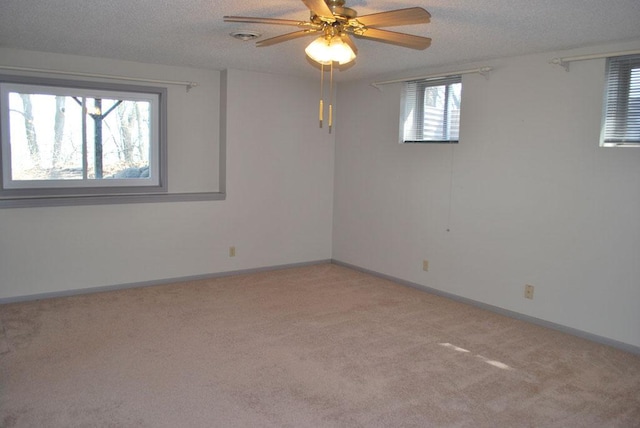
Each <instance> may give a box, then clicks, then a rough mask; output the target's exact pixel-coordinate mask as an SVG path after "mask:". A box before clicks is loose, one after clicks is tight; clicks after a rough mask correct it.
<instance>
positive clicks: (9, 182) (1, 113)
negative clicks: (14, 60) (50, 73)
mask: <svg viewBox="0 0 640 428" xmlns="http://www.w3.org/2000/svg"><path fill="white" fill-rule="evenodd" d="M10 92H20V93H34V94H50V95H64V96H76V97H87V98H104V99H124V100H131V101H148V102H150V106H151V123H152V126H151V135H150V144H151V150H150V159H149V167H150V175H149V177H148V178H132V179H126V178H125V179H114V178H109V179H79V180H76V179H74V180H13V179H12V174H11V142H10V141H9V140H10V129H9V98H8V96H9V93H10ZM166 111H167V90H166V88H162V87H147V86H136V85H123V84H114V83H98V82H89V81H73V80H57V79H42V78H33V77H25V76H6V75H0V138H1V150H0V169H2V171H1V173H0V198H43V199H46V198H57V197H65V198H69V197H74V196H78V197H83V196H87V195H91V196H114V195H130V194H155V193H158V192H167V156H166V154H167V142H166Z"/></svg>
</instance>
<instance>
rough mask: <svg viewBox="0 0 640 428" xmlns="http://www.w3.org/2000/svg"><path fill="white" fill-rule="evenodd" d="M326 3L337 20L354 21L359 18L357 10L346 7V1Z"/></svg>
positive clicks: (326, 1) (333, 0)
mask: <svg viewBox="0 0 640 428" xmlns="http://www.w3.org/2000/svg"><path fill="white" fill-rule="evenodd" d="M325 3H327V6H329V9H331V12H333V16H335V17H336V18H344V19H353V18H355V17H356V16H358V12H356V11H355V10H353V9H351V8H348V7H344V0H325Z"/></svg>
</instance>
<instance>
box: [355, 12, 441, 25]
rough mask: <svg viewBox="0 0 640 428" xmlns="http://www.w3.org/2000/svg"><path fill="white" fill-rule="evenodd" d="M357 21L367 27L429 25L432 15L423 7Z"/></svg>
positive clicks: (361, 18)
mask: <svg viewBox="0 0 640 428" xmlns="http://www.w3.org/2000/svg"><path fill="white" fill-rule="evenodd" d="M357 19H358V21H360V23H362V24H364V25H366V26H367V27H392V26H394V25H412V24H428V23H429V22H431V14H430V13H429V12H427V11H426V10H424V9H423V8H421V7H409V8H407V9H397V10H390V11H388V12H380V13H372V14H371V15H363V16H359V17H358V18H357Z"/></svg>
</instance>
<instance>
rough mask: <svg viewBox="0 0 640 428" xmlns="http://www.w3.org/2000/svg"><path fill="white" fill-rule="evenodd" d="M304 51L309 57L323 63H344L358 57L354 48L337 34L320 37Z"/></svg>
mask: <svg viewBox="0 0 640 428" xmlns="http://www.w3.org/2000/svg"><path fill="white" fill-rule="evenodd" d="M304 51H305V52H306V54H307V56H308V57H309V58H311V59H312V60H314V61H315V62H317V63H319V64H322V65H329V64H331V63H332V62H337V63H338V64H340V65H343V64H348V63H350V62H351V61H353V60H354V59H356V54H355V52H354V51H353V49H351V47H350V46H349V45H348V44H346V43H345V42H343V41H342V39H341V38H340V37H335V36H329V37H326V36H322V37H318V38H317V39H315V40H314V41H313V42H311V43H310V44H309V46H307V48H306V49H305V50H304Z"/></svg>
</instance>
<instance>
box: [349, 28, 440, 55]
mask: <svg viewBox="0 0 640 428" xmlns="http://www.w3.org/2000/svg"><path fill="white" fill-rule="evenodd" d="M353 35H354V36H356V37H361V38H363V39H371V40H376V41H378V42H383V43H390V44H392V45H398V46H404V47H405V48H411V49H418V50H424V49H426V48H428V47H429V46H430V45H431V39H430V38H428V37H421V36H414V35H412V34H405V33H396V32H395V31H387V30H379V29H377V28H367V29H366V30H365V31H364V33H363V34H356V33H354V34H353Z"/></svg>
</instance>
